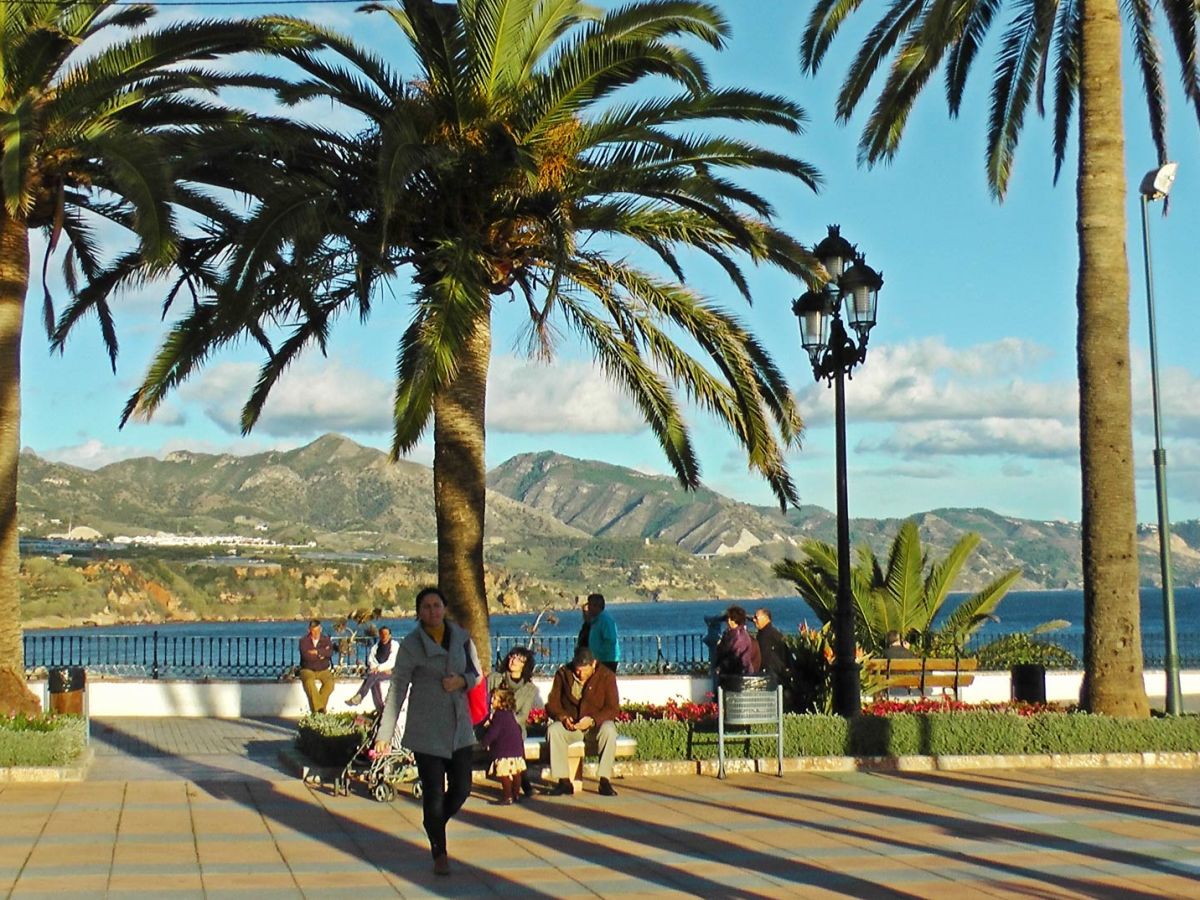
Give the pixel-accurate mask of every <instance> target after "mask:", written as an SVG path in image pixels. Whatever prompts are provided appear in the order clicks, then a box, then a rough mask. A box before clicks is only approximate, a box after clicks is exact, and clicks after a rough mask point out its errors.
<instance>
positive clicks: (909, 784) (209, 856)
mask: <svg viewBox="0 0 1200 900" xmlns="http://www.w3.org/2000/svg"><path fill="white" fill-rule="evenodd" d="M128 721H130V720H114V721H112V722H109V723H102V725H107V726H108V727H110V728H111V729H112V730H111V731H110V732H107V735H108V738H107V740H108V743H107V744H106V743H105V739H104V738H103V734H104V733H101V734H100V735H98V737H97V741H96V749H97V762H96V766H95V768H94V769H93V771H92V773H91V775H90V776H89V779H88V781H87V782H85V783H83V784H73V785H53V786H49V785H12V786H3V787H2V789H0V892H4V893H6V894H7V895H8V896H13V897H36V896H50V895H54V896H58V897H103V896H110V897H114V898H115V897H126V896H139V895H140V896H146V897H185V896H186V897H260V898H262V897H312V898H324V897H341V896H345V897H353V898H355V900H365V898H371V900H376V898H380V897H390V896H401V897H425V896H437V897H491V896H512V897H521V898H527V897H535V898H536V897H596V896H599V897H634V896H671V895H674V896H698V897H706V898H712V897H722V898H723V897H731V898H752V897H834V896H841V897H950V898H953V900H960V898H970V897H1014V896H1020V897H1097V896H1100V897H1109V896H1111V897H1132V898H1146V897H1195V896H1197V895H1200V772H1196V771H1187V772H1175V771H1137V772H1122V771H1114V770H1097V771H1066V772H1064V771H1026V772H1020V773H1010V772H989V773H982V774H979V773H976V774H971V775H946V774H929V775H901V774H879V773H873V774H838V775H816V774H805V775H792V776H787V777H784V778H775V777H772V776H769V775H739V776H735V777H731V778H730V779H729V780H727V781H718V780H716V779H714V778H707V777H705V778H702V777H686V778H670V779H650V778H636V779H635V778H627V779H622V780H620V781H618V782H617V787H618V789H619V791H620V796H618V797H615V798H603V797H599V796H598V795H596V794H595V793H594V790H593V785H592V784H590V783H589V784H588V785H587V788H588V791H587V793H585V794H584V795H583V796H577V797H574V798H549V797H535V798H534V799H533V800H532V801H530V802H529V803H527V804H526V805H524V806H517V807H499V806H493V805H491V804H489V803H488V799H490V796H491V793H490V792H489V791H486V790H485V791H477V793H476V796H475V797H473V798H472V799H471V800H469V801H468V803H467V806H466V807H465V809H464V810H463V812H462V814H461V815H460V817H459V818H458V819H456V820H455V821H454V822H453V823H452V824H451V826H450V842H451V844H450V846H451V856H452V860H453V865H454V872H453V874H452V876H451V877H450V878H435V876H433V875H432V873H431V868H430V861H429V857H428V851H427V849H426V847H425V844H424V840H423V836H422V834H421V831H420V808H419V806H418V804H416V803H415V802H414V801H413V800H411V798H409V797H408V796H407V795H406V794H403V795H401V797H400V798H399V799H397V800H396V801H395V802H394V803H391V804H380V803H376V802H375V801H373V800H370V799H368V798H367V797H365V796H363V795H361V794H359V795H351V796H349V797H335V796H333V795H332V793H330V792H329V791H327V790H322V789H321V788H310V787H306V786H305V785H303V784H302V783H301V782H300V781H299V780H298V779H296V778H293V777H289V776H286V775H284V774H283V773H282V771H281V770H280V768H279V766H278V765H275V766H274V767H272V766H271V765H270V764H268V763H267V762H265V761H264V759H259V760H258V761H252V762H253V764H252V765H247V764H246V762H245V760H244V759H243V760H240V761H239V760H238V759H236V758H235V757H236V754H234V753H232V752H227V751H228V750H229V748H230V747H231V746H236V745H237V742H238V741H242V742H243V747H249V746H250V745H251V744H252V743H254V742H257V741H266V742H271V741H275V742H279V741H282V742H283V743H286V735H283V734H282V733H281V732H283V731H286V729H287V723H276V724H272V723H270V722H242V723H229V722H209V723H208V728H209V731H210V733H209V736H208V737H207V738H205V740H210V741H211V742H212V743H211V744H209V745H207V748H206V749H204V750H202V751H201V752H193V751H195V750H196V749H197V748H196V746H195V745H193V744H187V743H186V742H183V741H184V739H183V737H181V736H180V735H182V734H183V732H184V731H185V730H186V729H188V728H190V727H193V724H194V723H181V722H178V721H177V722H175V723H174V725H168V724H167V723H165V722H163V723H162V724H161V725H159V726H154V725H153V724H151V723H149V722H147V721H145V720H143V722H142V724H141V726H140V727H141V728H142V729H143V730H142V731H141V732H139V733H138V734H137V735H134V734H131V733H130V732H131V731H133V730H134V727H133V726H128V727H126V728H124V729H122V728H121V727H120V726H122V725H123V724H124V723H125V722H128ZM194 727H196V728H197V734H199V731H200V730H202V729H201V727H200V726H199V725H195V726H194ZM156 728H157V729H160V730H158V731H156ZM172 728H175V737H174V738H172V737H171V729H172ZM222 735H223V736H222ZM254 735H258V736H257V737H256V736H254ZM263 735H265V737H264V736H263ZM172 739H174V740H179V741H181V742H182V743H180V744H178V745H177V746H178V748H179V751H180V752H181V756H180V757H178V759H182V760H186V762H184V763H181V762H176V761H175V760H174V759H173V758H171V757H166V756H152V755H143V756H142V757H141V758H138V759H136V760H133V761H127V762H125V763H122V762H121V760H122V759H126V758H127V754H128V753H130V752H133V751H135V750H137V751H139V752H144V753H146V754H148V753H149V752H150V750H149V749H147V748H152V747H155V746H160V747H161V746H166V743H165V742H168V741H170V740H172ZM197 739H198V738H197ZM122 742H125V743H124V744H122ZM160 742H161V743H160ZM231 742H232V743H231ZM118 749H119V750H120V752H119V753H118V752H115V751H116V750H118ZM210 750H211V751H215V752H208V751H210ZM122 765H124V766H126V769H127V770H128V771H127V774H125V775H124V776H122V774H121V772H120V771H119V768H120V766H122ZM106 767H109V768H106ZM154 768H157V777H155V778H150V777H146V776H147V775H150V774H154V773H153V772H151V771H149V770H150V769H154ZM243 769H245V771H243ZM272 772H273V774H272ZM98 776H103V777H98Z"/></svg>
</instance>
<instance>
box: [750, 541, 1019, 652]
mask: <svg viewBox="0 0 1200 900" xmlns="http://www.w3.org/2000/svg"><path fill="white" fill-rule="evenodd" d="M979 541H980V537H979V535H978V534H975V533H970V534H966V535H964V536H963V537H962V538H961V539H960V540H959V541H958V543H957V544H955V545H954V546H953V547H952V548H951V550H950V552H949V553H948V554H947V555H946V557H945V558H944V559H942V560H940V561H933V560H931V559H930V558H929V554H928V552H927V551H925V550H923V549H922V547H921V536H920V533H919V532H918V530H917V523H916V522H914V521H913V520H911V519H910V520H908V521H906V522H905V523H904V524H903V525H901V526H900V531H899V532H898V533H897V534H896V537H895V539H894V540H893V541H892V549H891V551H890V552H889V553H888V559H887V566H886V567H884V566H882V565H880V562H879V560H878V558H877V557H876V556H875V553H874V551H872V550H871V548H870V547H869V546H867V545H866V544H863V545H861V546H859V547H858V548H857V550H856V556H857V562H856V564H855V565H854V566H853V567H852V568H851V570H850V590H851V593H852V594H853V596H854V608H855V619H856V623H857V624H856V630H857V632H858V643H859V645H860V646H862V648H863V649H864V650H866V651H868V652H870V653H879V652H882V650H883V648H884V646H885V644H886V640H885V638H886V635H887V633H888V632H889V631H898V632H899V633H900V634H902V635H905V636H909V635H913V634H915V635H916V636H917V643H918V644H919V646H920V649H921V651H922V653H923V654H924V655H930V654H933V655H937V654H943V653H944V654H946V655H949V654H951V653H957V652H958V651H960V650H961V649H962V647H963V645H964V644H965V643H966V640H967V638H968V637H969V636H970V635H971V633H972V632H974V631H975V630H976V629H977V628H979V626H980V625H982V624H983V623H984V622H985V621H986V620H987V619H988V618H989V617H990V616H991V615H992V613H993V612H995V610H996V607H997V606H998V605H999V604H1000V601H1001V600H1003V599H1004V595H1005V594H1007V593H1008V590H1009V588H1011V587H1012V585H1013V583H1014V582H1015V581H1016V580H1017V578H1018V577H1019V576H1020V574H1021V570H1020V569H1013V570H1012V571H1010V572H1006V573H1004V574H1003V575H1001V576H1000V577H999V578H997V579H995V580H994V581H992V582H991V583H990V584H988V585H987V586H985V587H984V588H983V589H982V590H980V591H977V592H976V593H975V594H972V595H971V596H970V597H968V598H967V599H965V600H963V601H962V602H961V603H960V604H959V605H958V606H956V607H955V609H954V612H952V613H951V614H950V615H949V616H948V617H947V619H946V621H945V622H943V623H941V624H940V625H938V626H936V627H935V625H934V620H935V619H936V618H937V617H938V614H939V613H940V612H941V610H942V607H943V605H945V602H946V598H947V597H948V596H949V594H950V591H951V590H953V588H954V582H955V581H956V580H957V579H958V575H959V573H960V572H961V571H962V567H963V564H964V563H966V561H967V557H969V556H970V555H971V553H972V552H973V551H974V549H975V548H976V547H977V546H978V545H979ZM801 550H802V551H803V553H804V558H803V559H801V560H795V559H791V558H788V559H783V560H781V561H780V562H777V563H776V564H775V567H774V571H775V575H776V577H778V578H784V579H787V580H788V581H790V582H792V583H793V584H794V585H795V586H796V591H797V592H798V593H799V594H800V596H801V598H802V599H803V600H804V601H805V602H806V603H807V604H808V606H809V608H810V609H811V610H812V611H813V613H814V614H815V615H816V616H817V618H819V619H820V620H821V622H822V623H826V622H831V621H833V616H834V612H835V610H836V609H837V585H838V567H837V548H835V547H834V546H833V545H831V544H827V543H825V542H824V541H816V540H810V541H806V542H805V543H804V545H803V547H802V548H801Z"/></svg>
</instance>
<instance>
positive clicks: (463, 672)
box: [375, 587, 481, 875]
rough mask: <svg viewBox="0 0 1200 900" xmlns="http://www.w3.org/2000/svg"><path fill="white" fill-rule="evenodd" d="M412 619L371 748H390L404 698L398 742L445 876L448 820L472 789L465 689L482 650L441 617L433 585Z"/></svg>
mask: <svg viewBox="0 0 1200 900" xmlns="http://www.w3.org/2000/svg"><path fill="white" fill-rule="evenodd" d="M417 623H418V625H417V627H416V628H414V629H413V630H412V632H411V633H410V634H409V635H408V636H407V637H406V638H405V639H404V640H403V641H401V642H400V646H399V648H398V649H397V652H396V666H395V668H394V669H393V670H392V683H391V689H390V690H389V691H388V698H387V703H386V704H385V705H384V707H383V714H382V718H381V720H380V723H379V732H378V733H377V734H376V742H375V751H376V752H377V753H387V752H388V751H389V750H390V748H391V741H392V735H393V733H394V732H395V730H396V717H397V715H398V714H399V712H400V707H401V706H402V705H403V703H404V700H405V697H407V698H408V713H407V715H406V718H405V725H404V737H403V739H402V740H401V743H402V744H403V745H404V746H405V747H407V748H408V749H409V750H411V751H412V753H413V755H414V756H415V757H416V759H417V774H418V777H419V778H420V780H421V789H422V795H421V802H422V806H423V809H424V825H425V833H426V834H427V835H428V836H429V849H430V852H431V853H432V854H433V871H434V872H436V873H437V874H438V875H449V874H450V860H449V857H448V856H447V853H446V823H447V822H448V821H449V820H450V819H451V818H452V817H453V816H454V814H455V813H457V812H458V811H459V809H460V808H461V807H462V805H463V803H464V802H466V799H467V797H468V796H469V795H470V793H471V752H472V745H473V744H474V743H475V733H474V731H473V729H472V727H471V714H470V711H469V710H468V708H467V691H468V690H469V689H470V688H472V687H474V686H475V684H477V683H478V682H479V679H480V677H481V675H480V667H479V655H478V654H477V653H476V652H475V644H474V643H473V642H472V641H471V638H470V636H469V635H468V634H467V632H466V631H464V630H463V629H462V628H460V627H459V626H458V625H456V624H454V623H453V622H449V621H447V620H446V598H445V597H443V596H442V592H441V591H440V590H438V589H437V588H435V587H427V588H424V589H423V590H422V591H421V592H420V593H418V594H417Z"/></svg>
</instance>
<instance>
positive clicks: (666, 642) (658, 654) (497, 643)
mask: <svg viewBox="0 0 1200 900" xmlns="http://www.w3.org/2000/svg"><path fill="white" fill-rule="evenodd" d="M703 637H704V636H703V635H700V634H666V635H658V634H623V635H621V639H620V646H621V665H620V669H619V671H621V672H623V673H627V674H631V675H665V674H686V673H691V672H707V671H708V647H706V646H705V644H704V641H703ZM513 647H532V648H533V651H534V653H535V654H536V656H537V671H538V673H540V674H544V675H549V674H552V673H553V672H554V671H555V670H556V669H557V668H558V667H559V666H562V665H565V664H566V663H568V662H570V660H571V657H572V656H574V655H575V635H569V634H561V635H546V636H542V635H534V636H532V637H531V636H529V635H497V636H495V637H493V638H492V649H493V654H492V660H493V664H495V665H498V664H499V663H500V661H501V660H503V659H504V657H505V656H506V655H507V654H508V651H509V650H511V649H512V648H513Z"/></svg>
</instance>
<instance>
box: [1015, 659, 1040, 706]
mask: <svg viewBox="0 0 1200 900" xmlns="http://www.w3.org/2000/svg"><path fill="white" fill-rule="evenodd" d="M1012 698H1013V700H1021V701H1024V702H1025V703H1045V702H1046V667H1045V666H1043V665H1041V664H1040V663H1018V664H1017V665H1015V666H1013V667H1012Z"/></svg>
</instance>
